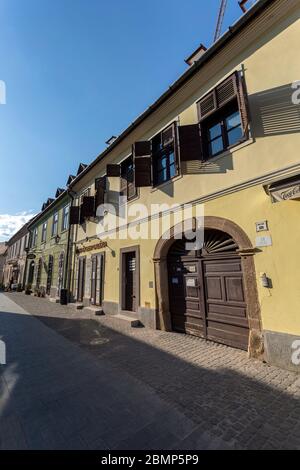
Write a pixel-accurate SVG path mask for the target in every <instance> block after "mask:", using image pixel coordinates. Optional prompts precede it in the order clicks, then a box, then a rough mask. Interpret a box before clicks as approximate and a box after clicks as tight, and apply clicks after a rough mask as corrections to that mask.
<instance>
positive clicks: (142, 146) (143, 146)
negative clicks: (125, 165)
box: [132, 140, 151, 158]
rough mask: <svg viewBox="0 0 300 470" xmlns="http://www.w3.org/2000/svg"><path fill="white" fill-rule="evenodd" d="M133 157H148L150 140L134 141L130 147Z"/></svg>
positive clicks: (149, 154)
mask: <svg viewBox="0 0 300 470" xmlns="http://www.w3.org/2000/svg"><path fill="white" fill-rule="evenodd" d="M132 153H133V157H134V158H135V157H148V156H151V141H150V140H144V141H140V142H135V143H134V144H133V148H132Z"/></svg>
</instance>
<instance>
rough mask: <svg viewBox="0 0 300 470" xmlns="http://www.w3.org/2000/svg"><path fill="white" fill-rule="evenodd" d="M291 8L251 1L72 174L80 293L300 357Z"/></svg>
mask: <svg viewBox="0 0 300 470" xmlns="http://www.w3.org/2000/svg"><path fill="white" fill-rule="evenodd" d="M299 17H300V2H299V0H273V1H265V0H260V1H258V2H257V3H256V4H255V5H254V6H253V7H252V8H251V9H250V10H249V11H248V12H247V13H246V14H245V15H244V16H243V17H242V18H241V19H240V20H239V21H238V22H237V23H236V24H235V25H233V27H232V28H231V29H230V30H229V31H228V32H227V33H226V34H225V35H224V36H222V37H221V39H219V40H218V41H217V42H216V43H215V44H214V45H213V46H212V47H211V48H209V49H208V50H207V51H205V49H201V48H200V49H199V50H198V51H196V52H195V60H194V61H193V56H191V58H190V60H189V62H190V63H191V64H192V65H191V66H190V67H189V69H188V70H187V71H186V72H185V73H184V74H183V76H181V77H180V78H179V79H178V80H177V81H176V82H175V83H174V84H173V85H172V86H171V87H170V88H169V89H168V91H166V92H165V93H164V94H163V95H162V96H161V97H160V98H159V99H158V100H157V101H156V102H155V103H154V104H153V105H152V106H151V107H150V108H149V109H148V110H147V111H145V112H144V113H143V114H142V115H141V116H140V117H139V118H138V119H137V120H136V121H135V122H134V123H133V124H131V125H130V126H129V127H128V129H126V130H125V131H124V132H123V133H122V134H121V135H120V136H119V137H118V138H116V139H114V140H113V141H112V142H111V143H110V145H109V147H108V148H107V149H106V150H105V151H104V152H103V153H102V154H101V155H100V156H99V157H98V158H97V159H96V160H95V161H93V162H92V163H91V164H90V165H89V166H88V167H87V168H86V169H85V170H84V171H83V172H82V173H81V174H80V175H79V176H78V177H77V178H75V179H74V180H73V181H72V182H71V184H70V189H71V190H72V191H73V192H74V193H75V194H76V196H75V207H72V209H71V219H72V220H71V223H72V224H75V230H74V233H75V239H74V241H73V246H74V250H73V260H72V263H73V279H72V282H71V286H70V287H71V289H72V292H73V295H74V298H75V300H76V301H77V302H78V303H79V304H82V305H84V306H87V305H90V304H94V305H95V306H96V307H97V306H98V307H97V308H99V309H100V308H102V309H103V311H104V313H105V314H112V315H118V316H119V318H120V320H122V319H124V318H123V317H122V315H124V316H125V317H129V318H132V319H134V320H139V321H140V322H141V323H143V324H144V325H145V326H148V327H152V328H160V329H166V330H170V331H172V330H176V331H181V332H185V333H190V334H194V335H199V336H202V337H205V338H207V339H210V340H214V341H219V342H221V343H225V344H228V345H229V346H234V347H238V348H242V349H248V351H249V354H250V355H251V356H252V357H259V358H265V359H266V360H267V361H269V362H271V363H275V364H278V365H280V366H283V367H287V368H295V369H297V367H299V366H296V365H294V364H293V362H292V355H293V342H294V341H295V339H297V338H298V337H300V315H299V313H300V308H299V307H300V288H299V285H300V263H299V257H300V249H299V246H300V218H299V208H300V206H299V204H300V203H299V200H297V196H299V185H300V158H299V148H300V133H299V131H300V105H299V102H300V100H299V98H300V93H299V86H297V83H295V82H296V81H297V80H300V62H299V60H298V46H299V44H300V20H299ZM120 194H121V196H122V197H123V199H122V200H120V199H119V196H120ZM103 202H105V203H106V204H110V205H107V206H106V207H104V209H102V208H101V204H102V203H103ZM173 204H176V205H177V207H176V208H175V209H174V208H173V209H172V207H171V206H172V205H173ZM95 205H96V206H97V207H98V206H99V205H100V209H98V212H97V214H95V209H94V206H95ZM159 206H160V207H159ZM145 208H146V211H145ZM202 211H204V218H201V215H202ZM126 213H127V217H126ZM181 220H185V221H186V223H185V225H184V224H182V223H181ZM201 221H202V222H203V229H204V235H203V237H204V238H203V240H202V242H203V243H202V244H201V246H200V247H199V246H196V245H195V246H194V247H193V246H190V245H191V244H189V246H188V245H187V244H186V242H187V240H186V238H188V237H189V233H190V232H193V231H195V229H197V228H199V227H200V222H201ZM114 226H115V229H114ZM158 228H159V230H158ZM128 229H129V233H128ZM168 231H169V232H170V233H169V234H168V233H167V232H168ZM183 231H185V238H182V239H180V236H181V235H182V233H183ZM150 232H152V233H150ZM139 234H140V236H139ZM167 235H169V236H167Z"/></svg>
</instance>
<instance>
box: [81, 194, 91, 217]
mask: <svg viewBox="0 0 300 470" xmlns="http://www.w3.org/2000/svg"><path fill="white" fill-rule="evenodd" d="M94 213H95V200H94V198H93V197H92V196H83V198H82V204H81V211H80V218H83V219H86V218H88V217H94Z"/></svg>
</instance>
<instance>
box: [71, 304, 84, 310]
mask: <svg viewBox="0 0 300 470" xmlns="http://www.w3.org/2000/svg"><path fill="white" fill-rule="evenodd" d="M73 307H74V308H76V310H83V309H84V305H83V304H73Z"/></svg>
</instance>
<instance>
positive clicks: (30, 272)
mask: <svg viewBox="0 0 300 470" xmlns="http://www.w3.org/2000/svg"><path fill="white" fill-rule="evenodd" d="M34 267H35V263H34V261H31V262H30V265H29V270H28V279H27V284H30V285H32V283H33V278H34Z"/></svg>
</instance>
